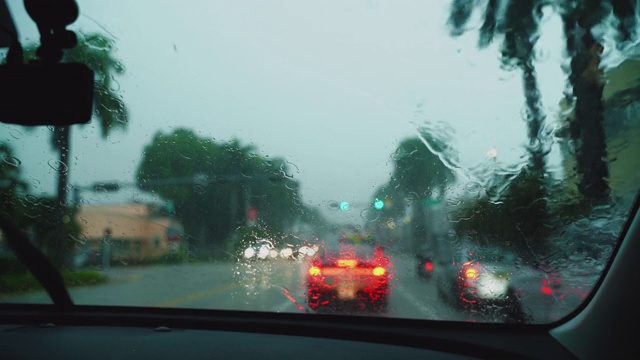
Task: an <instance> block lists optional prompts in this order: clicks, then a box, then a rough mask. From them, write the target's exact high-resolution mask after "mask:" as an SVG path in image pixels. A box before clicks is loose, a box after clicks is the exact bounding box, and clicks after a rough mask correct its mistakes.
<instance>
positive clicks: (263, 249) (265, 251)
mask: <svg viewBox="0 0 640 360" xmlns="http://www.w3.org/2000/svg"><path fill="white" fill-rule="evenodd" d="M267 256H269V247H267V245H262V246H260V250H258V258H260V259H266V258H267Z"/></svg>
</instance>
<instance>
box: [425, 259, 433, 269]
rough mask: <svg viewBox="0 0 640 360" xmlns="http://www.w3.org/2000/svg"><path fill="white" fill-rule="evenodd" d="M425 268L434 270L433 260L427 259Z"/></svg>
mask: <svg viewBox="0 0 640 360" xmlns="http://www.w3.org/2000/svg"><path fill="white" fill-rule="evenodd" d="M424 268H425V269H426V270H427V271H433V263H432V262H431V261H427V263H426V264H424Z"/></svg>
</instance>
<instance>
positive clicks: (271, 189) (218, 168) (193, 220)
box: [137, 129, 321, 250]
mask: <svg viewBox="0 0 640 360" xmlns="http://www.w3.org/2000/svg"><path fill="white" fill-rule="evenodd" d="M289 174H290V171H289V168H288V166H287V163H286V161H285V160H283V159H279V158H266V157H262V156H259V155H257V154H256V152H255V148H254V147H253V146H246V145H243V144H241V143H240V141H239V140H237V139H234V140H232V141H229V142H224V143H218V142H215V141H214V140H212V139H208V138H204V137H200V136H198V135H197V134H195V133H194V132H193V131H191V130H187V129H176V130H174V131H173V132H172V133H168V134H164V133H157V134H156V135H155V137H154V139H153V140H152V142H151V144H149V145H147V146H146V147H145V150H144V157H143V160H142V163H141V164H140V167H139V169H138V176H137V179H138V184H139V186H140V187H141V188H142V189H145V190H148V191H153V192H154V193H156V194H158V195H160V196H161V197H162V198H164V199H166V200H171V201H172V202H173V204H174V205H175V211H176V215H177V216H178V217H180V218H181V220H182V223H183V224H184V227H185V232H186V234H187V235H189V236H190V238H191V240H190V241H191V243H192V244H193V245H196V246H198V247H207V248H210V247H211V246H215V247H219V248H224V244H223V243H222V242H223V241H224V240H225V239H227V238H228V237H229V236H230V235H231V234H233V233H234V232H235V229H236V228H237V227H239V226H242V225H243V224H245V223H246V220H247V214H246V213H245V210H246V206H251V207H255V208H257V209H258V221H259V222H260V223H262V224H264V225H265V226H267V227H269V228H270V229H273V230H274V231H283V230H286V229H287V228H288V227H290V226H291V225H292V223H293V222H294V221H314V220H319V219H321V217H320V216H319V213H317V212H314V211H313V210H311V209H309V208H307V207H306V206H304V205H303V204H302V201H301V198H300V191H299V184H298V183H297V182H296V181H295V180H293V179H292V178H291V176H290V175H289ZM166 179H182V181H177V182H176V183H175V184H169V185H162V186H158V185H157V184H158V181H162V180H166ZM199 250H201V249H199Z"/></svg>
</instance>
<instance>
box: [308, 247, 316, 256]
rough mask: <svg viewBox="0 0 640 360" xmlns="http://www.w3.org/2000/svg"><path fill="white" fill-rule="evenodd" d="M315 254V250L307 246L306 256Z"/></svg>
mask: <svg viewBox="0 0 640 360" xmlns="http://www.w3.org/2000/svg"><path fill="white" fill-rule="evenodd" d="M315 254H316V251H315V250H313V249H312V248H308V249H307V256H313V255H315Z"/></svg>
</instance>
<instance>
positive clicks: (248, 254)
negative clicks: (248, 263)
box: [244, 247, 256, 259]
mask: <svg viewBox="0 0 640 360" xmlns="http://www.w3.org/2000/svg"><path fill="white" fill-rule="evenodd" d="M255 254H256V251H255V250H254V249H253V248H252V247H248V248H246V249H244V257H245V258H247V259H251V258H252V257H253V255H255Z"/></svg>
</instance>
